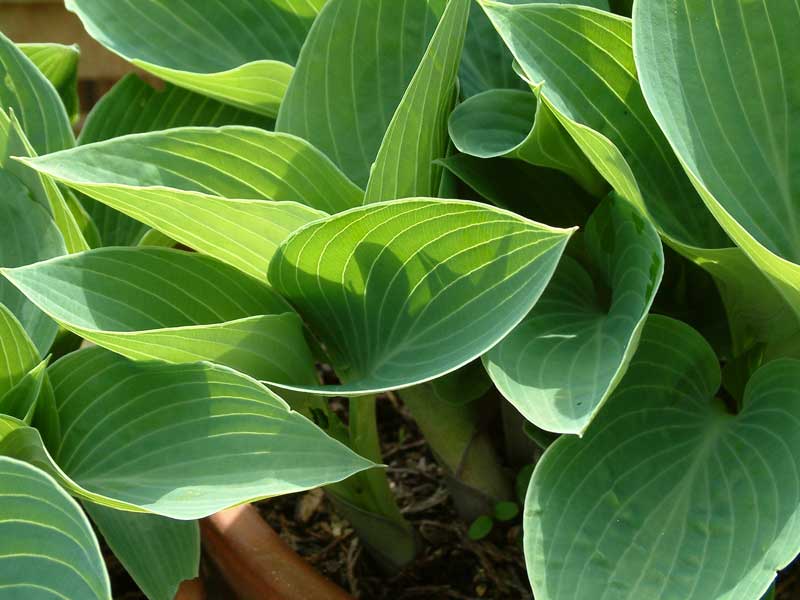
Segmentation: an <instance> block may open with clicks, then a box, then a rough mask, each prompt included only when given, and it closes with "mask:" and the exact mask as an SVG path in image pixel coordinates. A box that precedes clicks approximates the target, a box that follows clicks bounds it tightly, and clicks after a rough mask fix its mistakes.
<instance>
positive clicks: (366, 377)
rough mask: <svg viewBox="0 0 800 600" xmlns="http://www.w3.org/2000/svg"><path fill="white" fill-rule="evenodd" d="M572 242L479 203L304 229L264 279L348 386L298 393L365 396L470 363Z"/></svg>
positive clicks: (513, 318)
mask: <svg viewBox="0 0 800 600" xmlns="http://www.w3.org/2000/svg"><path fill="white" fill-rule="evenodd" d="M571 233H572V232H571V231H570V230H565V229H556V228H552V227H548V226H545V225H540V224H538V223H535V222H533V221H529V220H527V219H525V218H523V217H520V216H518V215H515V214H513V213H509V212H506V211H503V210H500V209H496V208H492V207H490V206H487V205H483V204H478V203H474V202H466V201H459V200H434V199H426V198H421V199H409V200H401V201H390V202H384V203H378V204H372V205H369V206H367V207H363V208H358V209H353V210H350V211H347V212H345V213H341V214H339V215H334V216H332V217H330V218H328V219H324V220H321V221H317V222H315V223H312V224H310V225H307V226H306V227H304V228H302V229H300V230H299V231H297V232H295V233H294V234H293V235H292V236H291V237H289V239H288V240H286V241H285V242H284V243H283V245H282V246H281V248H280V250H279V251H278V253H276V254H275V256H274V257H273V259H272V263H271V264H270V274H269V277H270V281H271V282H272V283H273V285H274V286H275V287H276V288H277V290H278V291H279V292H280V293H281V294H283V295H284V296H285V297H286V298H288V299H289V300H290V301H291V302H292V304H294V306H295V307H296V308H297V309H298V311H299V312H300V314H301V315H302V316H303V317H304V319H305V320H306V322H308V323H309V324H310V326H311V329H312V331H314V333H316V334H317V335H318V337H319V338H320V339H321V341H322V342H323V343H324V344H325V347H326V348H327V350H328V352H329V354H330V357H331V360H332V363H333V365H334V368H335V369H336V372H337V374H338V375H339V377H340V378H341V379H342V381H343V382H344V385H341V386H327V387H326V386H322V387H307V388H302V389H307V390H308V391H312V392H314V393H327V391H328V390H330V393H336V394H347V395H360V394H367V393H372V392H376V391H379V390H387V389H396V388H400V387H406V386H410V385H413V384H416V383H421V382H424V381H427V380H430V379H434V378H436V377H438V376H441V375H444V374H446V373H447V372H449V371H452V370H455V369H456V368H458V367H460V366H462V365H464V364H466V363H468V362H470V361H471V360H473V359H474V358H476V357H478V356H480V355H481V354H483V353H484V352H485V351H487V350H488V349H489V348H491V347H492V346H493V345H494V344H496V343H497V342H498V341H500V340H501V339H502V338H503V337H504V336H505V335H506V334H507V333H508V332H509V331H510V330H511V329H512V328H513V327H514V326H515V325H516V324H517V323H518V322H519V321H520V320H521V319H522V318H523V317H524V316H525V314H527V312H528V311H529V310H530V308H531V307H532V306H533V304H534V303H535V302H536V300H537V299H538V297H539V295H540V294H541V292H542V291H543V289H544V287H545V286H546V285H547V282H548V281H549V280H550V276H551V275H552V273H553V271H554V269H555V266H556V264H557V263H558V259H559V258H560V256H561V253H562V251H563V249H564V246H565V245H566V242H567V240H568V238H569V236H570V234H571ZM278 383H280V382H278ZM297 387H302V386H297Z"/></svg>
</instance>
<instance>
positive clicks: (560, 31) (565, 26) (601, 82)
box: [479, 0, 784, 328]
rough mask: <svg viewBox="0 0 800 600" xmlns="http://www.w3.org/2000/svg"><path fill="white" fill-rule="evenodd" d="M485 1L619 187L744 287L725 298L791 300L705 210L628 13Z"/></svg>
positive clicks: (755, 304)
mask: <svg viewBox="0 0 800 600" xmlns="http://www.w3.org/2000/svg"><path fill="white" fill-rule="evenodd" d="M479 1H480V2H481V4H482V6H483V7H484V8H485V10H486V11H487V14H488V15H489V18H490V19H491V20H492V22H493V23H494V25H495V27H496V28H497V29H498V31H499V33H500V34H501V36H502V37H503V39H504V41H505V42H506V44H507V45H508V46H509V48H510V50H511V52H512V54H513V55H514V57H515V59H516V60H517V62H518V64H519V69H520V72H521V74H522V75H523V76H524V77H525V78H526V79H527V80H528V82H529V83H530V84H531V85H532V86H533V87H534V88H537V89H539V90H540V101H541V102H544V103H546V104H547V105H548V107H549V108H550V109H551V111H552V112H553V114H554V115H555V116H556V117H557V118H558V120H559V122H560V123H561V124H562V125H563V126H564V128H565V129H566V130H567V131H568V132H569V133H570V135H571V136H572V138H573V139H574V140H575V142H576V143H577V144H578V146H580V148H581V150H582V151H583V152H584V153H586V155H587V157H588V158H589V159H590V160H591V162H592V164H593V165H594V166H595V168H596V169H597V170H598V172H599V173H600V174H601V175H602V176H603V177H604V178H605V179H606V180H607V181H608V182H609V183H610V184H611V186H612V188H613V189H614V190H615V191H616V192H617V193H618V194H620V195H621V196H623V197H625V198H627V199H628V200H630V201H631V202H633V203H634V204H636V205H637V206H639V207H640V208H641V209H642V210H643V212H644V213H645V214H647V215H648V216H649V217H650V218H651V219H652V221H653V223H654V225H655V226H656V229H657V230H658V231H659V233H660V234H661V236H662V238H663V239H664V240H665V241H666V242H667V243H668V244H670V245H671V246H672V247H673V248H674V249H675V250H677V251H678V252H680V253H681V254H683V255H684V256H686V257H687V258H689V259H691V260H693V261H695V262H696V263H697V264H699V265H700V266H701V267H703V268H705V269H707V270H708V271H709V272H710V273H711V274H712V275H714V276H715V278H717V279H718V281H720V285H721V287H723V288H725V289H727V290H735V292H737V293H738V295H736V296H733V295H731V294H727V293H726V305H731V304H736V305H737V310H738V311H739V314H756V315H763V314H764V313H765V312H768V311H770V310H771V309H772V307H774V306H775V305H776V304H780V303H781V302H784V301H783V300H782V299H781V296H780V295H779V294H778V292H777V290H775V289H774V288H772V287H771V286H766V287H765V286H764V285H763V282H764V276H763V275H762V274H761V273H760V271H759V270H758V269H757V268H756V267H755V266H754V265H753V264H752V263H751V262H750V261H749V260H747V259H746V257H745V256H744V255H743V253H742V252H741V251H740V250H739V249H736V248H733V247H732V243H731V242H730V240H729V239H728V238H727V236H726V235H725V232H724V231H723V230H722V228H721V227H720V226H719V225H718V224H717V223H716V221H715V220H714V218H713V216H712V215H711V214H710V213H709V212H708V210H704V208H705V206H704V204H703V202H702V200H701V199H700V198H699V196H698V194H697V192H696V191H695V189H694V188H693V186H692V184H691V182H690V181H689V178H688V177H687V176H686V174H685V173H684V171H683V169H682V167H681V164H680V162H679V160H678V159H677V158H676V157H675V154H674V153H673V152H672V149H671V148H670V145H669V143H668V141H667V139H666V138H665V137H664V134H663V133H662V132H661V130H660V128H659V126H658V123H657V122H656V120H655V119H654V118H653V116H652V114H651V113H650V110H649V108H648V106H647V104H646V102H645V99H644V96H643V95H642V91H641V88H640V87H639V81H638V79H637V73H636V65H635V64H634V56H633V48H632V41H631V35H632V33H631V22H630V20H629V19H626V18H623V17H618V16H616V15H613V14H611V13H606V12H603V11H597V10H593V9H590V8H584V7H577V6H566V5H553V4H526V5H519V6H512V5H508V4H503V3H500V2H494V1H493V0H479ZM723 277H724V279H722V278H723ZM742 325H746V326H747V327H753V328H757V326H758V323H754V324H742Z"/></svg>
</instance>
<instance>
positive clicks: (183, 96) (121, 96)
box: [78, 73, 274, 145]
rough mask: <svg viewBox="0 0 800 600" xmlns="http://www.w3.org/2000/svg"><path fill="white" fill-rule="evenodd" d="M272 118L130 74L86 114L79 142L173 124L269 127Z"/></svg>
mask: <svg viewBox="0 0 800 600" xmlns="http://www.w3.org/2000/svg"><path fill="white" fill-rule="evenodd" d="M273 124H274V121H273V120H272V119H269V118H267V117H264V116H262V115H259V114H256V113H252V112H249V111H246V110H242V109H241V108H236V107H235V106H231V105H229V104H223V103H221V102H218V101H216V100H214V99H213V98H209V97H208V96H203V95H201V94H196V93H194V92H190V91H189V90H185V89H183V88H180V87H178V86H175V85H171V84H169V83H165V84H164V85H163V87H162V88H160V89H156V88H154V87H153V86H152V85H150V84H149V83H148V82H146V81H145V80H143V79H142V78H141V77H140V76H139V75H137V74H136V73H129V74H128V75H126V76H125V77H123V78H122V79H120V80H119V81H118V82H117V83H116V84H114V87H112V88H111V89H110V90H109V91H108V92H106V93H105V94H104V95H103V97H102V98H100V100H99V101H98V102H97V104H95V105H94V107H93V108H92V110H91V111H90V112H89V114H88V115H87V116H86V122H85V123H84V125H83V127H82V128H81V133H80V135H79V136H78V143H79V144H81V145H85V144H91V143H93V142H102V141H103V140H109V139H111V138H114V137H119V136H122V135H128V134H130V133H147V132H149V131H161V130H164V129H172V128H175V127H188V126H191V125H202V126H206V127H221V126H223V125H248V126H251V127H261V128H263V129H271V128H272V126H273Z"/></svg>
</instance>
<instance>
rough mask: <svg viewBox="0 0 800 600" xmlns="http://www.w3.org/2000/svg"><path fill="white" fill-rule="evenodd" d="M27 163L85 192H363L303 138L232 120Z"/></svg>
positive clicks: (326, 202) (332, 197) (259, 196)
mask: <svg viewBox="0 0 800 600" xmlns="http://www.w3.org/2000/svg"><path fill="white" fill-rule="evenodd" d="M26 163H27V164H29V165H31V166H32V167H33V168H35V169H38V170H40V171H41V172H44V173H48V174H50V175H52V176H53V177H55V178H56V179H58V180H59V181H63V182H64V183H67V184H68V185H70V186H72V187H74V188H76V189H78V190H80V191H82V192H85V193H87V194H89V195H91V192H92V190H93V189H94V186H99V187H100V188H101V189H103V188H104V187H105V186H121V187H122V188H124V189H128V190H130V189H132V188H133V189H138V188H149V187H158V188H169V189H171V190H183V191H194V192H202V193H204V194H209V195H214V196H221V197H224V198H232V199H253V200H273V201H276V202H277V201H292V202H301V203H303V204H306V205H307V206H310V207H312V208H316V209H318V210H324V211H327V212H336V211H340V210H345V209H347V208H352V207H355V206H359V205H361V203H362V200H363V192H362V191H361V190H360V189H359V188H358V187H357V186H355V185H354V184H353V183H352V182H350V181H349V180H348V179H347V178H346V177H345V176H344V175H343V174H342V173H341V171H339V170H338V169H337V168H336V167H335V166H334V165H333V163H331V162H330V161H329V160H328V159H327V158H326V157H325V156H324V155H323V154H322V153H320V152H319V151H318V150H316V149H315V148H314V147H313V146H311V145H309V144H308V142H306V141H304V140H302V139H300V138H296V137H294V136H291V135H287V134H283V133H273V132H270V131H264V130H263V129H257V128H254V127H244V126H236V125H230V126H226V127H181V128H177V129H171V130H168V131H156V132H151V133H141V134H134V135H127V136H123V137H120V138H115V139H111V140H106V141H103V142H97V143H94V144H88V145H85V146H79V147H77V148H74V149H72V150H69V151H64V152H58V153H55V154H49V155H47V156H42V157H39V158H38V159H34V160H31V161H26Z"/></svg>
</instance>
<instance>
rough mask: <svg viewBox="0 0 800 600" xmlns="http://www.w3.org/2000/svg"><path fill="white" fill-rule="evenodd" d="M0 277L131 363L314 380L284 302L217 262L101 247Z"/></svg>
mask: <svg viewBox="0 0 800 600" xmlns="http://www.w3.org/2000/svg"><path fill="white" fill-rule="evenodd" d="M2 272H3V274H4V275H5V276H6V278H7V279H9V280H10V281H11V282H12V283H13V284H14V285H15V286H17V287H18V288H19V289H20V290H21V291H22V292H23V293H24V294H25V295H26V296H27V297H28V298H29V299H30V300H31V301H32V302H34V303H35V304H36V305H37V306H38V307H39V308H41V309H42V310H43V311H44V312H45V313H47V314H48V315H50V316H51V317H52V318H53V319H55V320H56V321H58V322H59V323H60V324H61V325H62V326H64V327H66V328H67V329H69V330H71V331H73V332H75V333H77V334H78V335H80V336H81V337H84V338H85V339H87V340H90V341H92V342H94V343H96V344H99V345H101V346H104V347H106V348H109V349H111V350H114V351H115V352H119V353H120V354H123V355H125V356H128V357H130V358H133V359H155V358H158V359H161V360H166V361H170V362H192V361H197V360H212V361H215V362H219V363H222V364H226V365H229V366H231V367H233V368H236V369H238V370H240V371H242V372H244V373H248V374H250V375H252V376H254V377H258V378H262V379H270V380H272V379H276V380H279V381H288V382H292V381H297V380H298V379H299V380H302V381H309V380H315V378H314V375H313V364H314V363H313V360H312V358H311V354H310V351H309V349H308V346H307V345H306V342H305V338H304V335H303V327H302V323H301V321H300V319H299V317H298V316H297V315H296V314H295V313H294V312H292V309H291V308H290V307H289V305H288V304H287V303H286V302H285V301H284V300H283V299H282V298H280V297H279V296H278V295H277V294H276V293H275V292H274V291H273V290H272V289H270V288H269V287H268V286H266V285H265V284H263V283H261V282H259V281H256V280H255V279H253V278H251V277H248V276H246V275H244V274H242V273H240V272H238V271H236V270H235V269H233V268H231V267H229V266H227V265H225V264H223V263H221V262H219V261H216V260H214V259H211V258H208V257H205V256H201V255H198V254H193V253H188V252H183V251H179V250H171V249H165V248H101V249H98V250H92V251H89V252H84V253H81V254H75V255H70V256H66V257H63V258H60V259H55V260H50V261H46V262H41V263H36V264H34V265H30V266H27V267H21V268H18V269H3V270H2ZM121 273H124V274H125V276H124V277H122V276H120V274H121Z"/></svg>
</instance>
